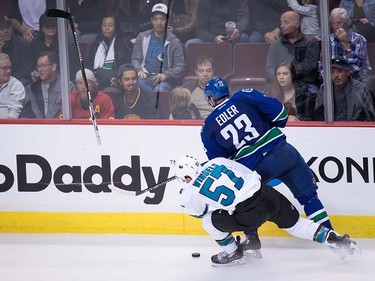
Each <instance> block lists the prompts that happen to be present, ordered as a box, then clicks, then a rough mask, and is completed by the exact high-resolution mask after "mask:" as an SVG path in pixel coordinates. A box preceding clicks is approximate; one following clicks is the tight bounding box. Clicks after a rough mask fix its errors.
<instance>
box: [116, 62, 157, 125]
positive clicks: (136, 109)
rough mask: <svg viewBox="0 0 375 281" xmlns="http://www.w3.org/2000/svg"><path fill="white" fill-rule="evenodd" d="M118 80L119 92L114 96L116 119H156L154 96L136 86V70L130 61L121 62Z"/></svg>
mask: <svg viewBox="0 0 375 281" xmlns="http://www.w3.org/2000/svg"><path fill="white" fill-rule="evenodd" d="M118 82H119V84H120V85H121V93H120V94H119V95H116V96H114V98H113V102H114V105H115V114H116V119H127V120H137V119H158V118H159V112H158V110H157V109H156V108H155V104H156V96H155V95H151V96H150V95H149V94H147V93H145V92H144V91H143V90H142V89H141V88H140V87H139V86H138V76H137V70H136V69H135V68H134V66H133V65H131V64H130V63H126V64H123V65H121V66H120V67H119V70H118Z"/></svg>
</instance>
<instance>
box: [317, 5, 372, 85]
mask: <svg viewBox="0 0 375 281" xmlns="http://www.w3.org/2000/svg"><path fill="white" fill-rule="evenodd" d="M330 22H331V27H332V30H333V33H332V34H331V35H330V38H329V39H330V45H331V59H333V58H336V57H344V58H345V59H347V60H348V63H349V66H350V75H351V77H352V78H354V79H356V80H360V81H362V82H363V83H365V84H366V85H367V86H369V87H371V71H372V69H371V66H370V60H369V58H368V51H367V42H366V39H365V38H364V37H363V36H362V35H360V34H358V33H356V32H353V31H352V30H351V29H350V28H349V16H348V13H347V11H346V10H345V9H344V8H335V9H333V10H332V12H331V14H330ZM319 69H320V72H321V75H322V77H324V76H323V65H322V62H321V61H320V63H319Z"/></svg>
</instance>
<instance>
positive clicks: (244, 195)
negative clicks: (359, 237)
mask: <svg viewBox="0 0 375 281" xmlns="http://www.w3.org/2000/svg"><path fill="white" fill-rule="evenodd" d="M174 171H175V175H176V176H177V178H178V179H179V181H180V182H182V184H183V188H182V189H181V191H180V197H179V201H180V204H181V206H182V207H183V208H184V210H185V212H186V213H188V214H190V215H192V216H194V217H198V218H202V224H203V228H204V229H205V230H206V231H207V232H208V233H209V234H210V235H211V236H212V237H213V238H214V239H215V241H216V242H217V243H218V244H219V245H220V246H221V247H222V250H223V251H222V252H220V253H218V254H216V255H213V256H212V257H211V261H212V265H213V266H227V265H236V264H242V263H244V260H243V250H242V247H241V245H240V243H239V239H237V241H236V240H235V239H234V237H233V235H232V232H235V231H244V230H249V229H255V228H258V227H260V226H261V225H262V224H263V223H265V222H266V221H272V222H274V223H275V224H276V225H277V226H278V227H279V228H282V229H284V230H286V231H287V232H288V233H289V234H291V235H293V236H296V237H299V238H303V239H308V240H313V241H316V242H318V243H322V244H326V245H328V246H330V247H333V248H336V249H337V251H336V252H337V253H338V254H339V255H340V256H341V257H342V258H343V257H345V255H346V254H350V255H353V254H354V253H355V252H356V253H361V249H360V248H359V247H358V246H357V245H356V242H354V241H353V240H351V239H349V236H348V235H347V234H345V235H343V236H341V235H339V234H338V233H337V232H335V231H333V230H330V229H328V228H327V227H325V226H323V225H321V224H318V223H315V222H313V221H311V220H308V219H305V218H302V217H300V216H299V213H298V211H297V210H296V208H295V207H294V206H293V204H292V203H291V202H290V201H289V200H288V199H287V198H286V197H285V196H283V195H282V194H281V193H280V192H278V191H277V190H275V189H273V188H269V187H266V186H265V185H264V184H262V183H261V180H260V176H259V175H258V174H257V173H256V172H254V171H252V170H250V169H248V168H247V167H245V166H243V165H242V164H240V163H237V162H234V161H232V160H229V159H226V158H214V159H212V160H210V161H208V162H206V163H205V164H204V166H203V167H201V166H200V164H199V162H198V161H197V159H195V158H194V157H191V156H185V157H183V158H181V159H179V160H177V161H176V162H175V165H174Z"/></svg>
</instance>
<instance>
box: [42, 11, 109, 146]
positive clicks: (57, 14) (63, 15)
mask: <svg viewBox="0 0 375 281" xmlns="http://www.w3.org/2000/svg"><path fill="white" fill-rule="evenodd" d="M46 16H47V17H53V18H64V19H67V20H68V21H69V24H70V28H71V29H72V32H73V38H74V43H75V46H76V49H77V52H78V57H79V62H80V66H81V72H82V77H83V80H84V82H85V87H86V93H87V99H88V101H89V110H90V117H91V122H92V125H93V126H94V131H95V136H96V140H97V142H98V144H99V145H100V144H101V143H102V142H101V140H100V135H99V128H98V124H97V123H96V116H95V113H94V107H93V105H92V98H91V93H90V90H89V85H88V82H87V77H86V73H85V67H84V65H83V59H82V54H81V48H80V47H79V43H78V36H77V32H76V28H75V26H74V20H73V17H72V15H71V14H70V13H69V12H66V11H63V10H59V9H49V10H47V11H46Z"/></svg>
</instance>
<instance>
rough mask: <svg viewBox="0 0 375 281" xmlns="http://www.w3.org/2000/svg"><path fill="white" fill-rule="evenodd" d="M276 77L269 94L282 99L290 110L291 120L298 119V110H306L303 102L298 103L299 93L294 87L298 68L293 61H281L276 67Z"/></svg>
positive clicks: (289, 117)
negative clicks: (302, 106) (296, 68)
mask: <svg viewBox="0 0 375 281" xmlns="http://www.w3.org/2000/svg"><path fill="white" fill-rule="evenodd" d="M275 76H276V79H275V80H274V83H271V84H270V85H269V88H268V89H267V96H270V97H274V98H277V99H278V100H279V101H281V102H282V103H283V104H284V106H285V108H286V110H287V111H288V119H289V121H297V120H299V119H298V117H297V116H298V114H297V113H298V111H300V112H301V111H302V112H303V111H304V110H303V108H300V107H301V104H302V105H303V102H302V103H301V104H299V103H298V101H297V99H298V97H299V96H298V95H297V93H296V90H295V88H294V85H293V83H294V80H295V77H296V70H295V68H294V64H293V63H292V62H291V61H285V60H284V61H281V62H280V63H279V64H278V65H277V66H276V69H275ZM298 109H299V110H298Z"/></svg>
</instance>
